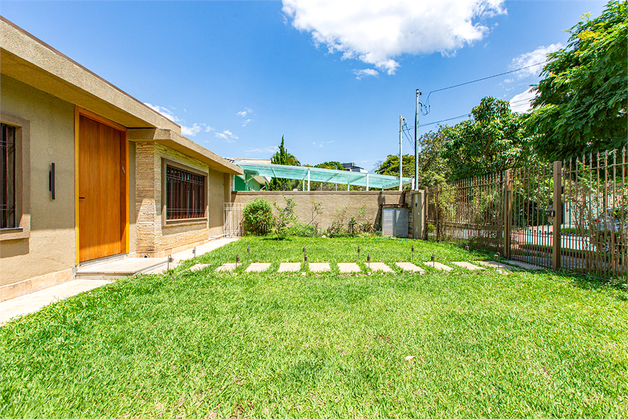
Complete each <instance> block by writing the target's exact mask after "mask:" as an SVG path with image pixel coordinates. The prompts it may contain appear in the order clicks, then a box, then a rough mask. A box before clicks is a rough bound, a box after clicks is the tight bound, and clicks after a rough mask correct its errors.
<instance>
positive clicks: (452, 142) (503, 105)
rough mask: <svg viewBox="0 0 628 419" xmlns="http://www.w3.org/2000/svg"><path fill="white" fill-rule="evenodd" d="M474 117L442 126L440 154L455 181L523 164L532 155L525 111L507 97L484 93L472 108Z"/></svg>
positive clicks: (451, 178)
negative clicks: (516, 108)
mask: <svg viewBox="0 0 628 419" xmlns="http://www.w3.org/2000/svg"><path fill="white" fill-rule="evenodd" d="M472 114H473V119H472V120H467V121H463V122H461V123H459V124H457V125H455V126H453V127H448V128H445V129H444V130H443V136H444V139H445V143H444V145H443V147H442V153H441V156H442V157H443V158H444V159H445V160H446V162H447V167H448V168H449V170H450V171H451V172H450V176H449V177H450V180H452V181H456V180H460V179H466V178H469V177H474V176H481V175H485V174H488V173H495V172H498V171H500V170H506V169H511V168H514V167H520V166H521V165H522V164H524V162H525V161H527V159H528V158H529V156H530V141H529V138H528V137H527V135H526V134H525V130H524V119H525V116H524V115H519V114H517V113H513V112H512V111H511V110H510V104H509V103H508V102H507V101H504V100H498V99H495V98H493V97H490V96H489V97H485V98H483V99H482V100H481V102H480V104H479V105H478V106H476V107H474V108H473V110H472Z"/></svg>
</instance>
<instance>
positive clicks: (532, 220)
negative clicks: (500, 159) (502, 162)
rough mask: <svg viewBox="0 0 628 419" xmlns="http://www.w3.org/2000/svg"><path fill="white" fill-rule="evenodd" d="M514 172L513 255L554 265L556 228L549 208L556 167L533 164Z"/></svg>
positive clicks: (536, 263) (527, 260) (511, 196)
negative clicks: (554, 229) (554, 230)
mask: <svg viewBox="0 0 628 419" xmlns="http://www.w3.org/2000/svg"><path fill="white" fill-rule="evenodd" d="M511 173H512V181H511V185H510V188H509V189H510V196H508V197H507V199H508V198H509V199H511V200H512V219H511V220H512V221H511V222H512V227H511V229H510V257H511V258H512V259H516V260H520V261H523V262H528V263H532V264H535V265H539V266H544V267H546V268H551V267H552V251H553V229H552V224H551V223H550V220H549V218H548V217H549V215H550V214H551V212H548V211H552V210H553V206H554V202H553V194H554V182H553V168H552V166H551V165H549V164H546V165H531V166H528V167H525V168H521V169H515V170H513V171H512V172H511Z"/></svg>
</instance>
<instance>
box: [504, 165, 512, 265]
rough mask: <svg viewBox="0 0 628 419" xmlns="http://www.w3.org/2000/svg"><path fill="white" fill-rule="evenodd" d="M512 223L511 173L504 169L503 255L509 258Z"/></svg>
mask: <svg viewBox="0 0 628 419" xmlns="http://www.w3.org/2000/svg"><path fill="white" fill-rule="evenodd" d="M511 224H512V174H511V171H510V170H506V172H505V176H504V252H503V253H504V257H505V258H506V259H510V230H511Z"/></svg>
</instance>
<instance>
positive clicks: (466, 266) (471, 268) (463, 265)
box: [451, 262, 484, 271]
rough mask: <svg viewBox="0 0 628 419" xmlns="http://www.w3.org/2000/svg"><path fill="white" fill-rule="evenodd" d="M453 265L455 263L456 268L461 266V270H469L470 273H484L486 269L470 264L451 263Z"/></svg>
mask: <svg viewBox="0 0 628 419" xmlns="http://www.w3.org/2000/svg"><path fill="white" fill-rule="evenodd" d="M451 263H453V264H454V265H456V266H460V267H461V268H465V269H468V270H470V271H483V270H484V268H480V267H479V266H477V265H474V264H472V263H469V262H451Z"/></svg>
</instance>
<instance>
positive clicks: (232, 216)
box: [223, 202, 246, 237]
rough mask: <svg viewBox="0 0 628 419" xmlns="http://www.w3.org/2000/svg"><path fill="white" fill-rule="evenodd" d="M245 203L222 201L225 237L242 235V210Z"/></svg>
mask: <svg viewBox="0 0 628 419" xmlns="http://www.w3.org/2000/svg"><path fill="white" fill-rule="evenodd" d="M245 205H246V204H234V203H232V202H225V203H224V217H225V218H224V224H223V225H224V231H223V233H224V234H225V235H226V236H227V237H240V236H242V235H244V227H243V226H242V210H243V209H244V206H245Z"/></svg>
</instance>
